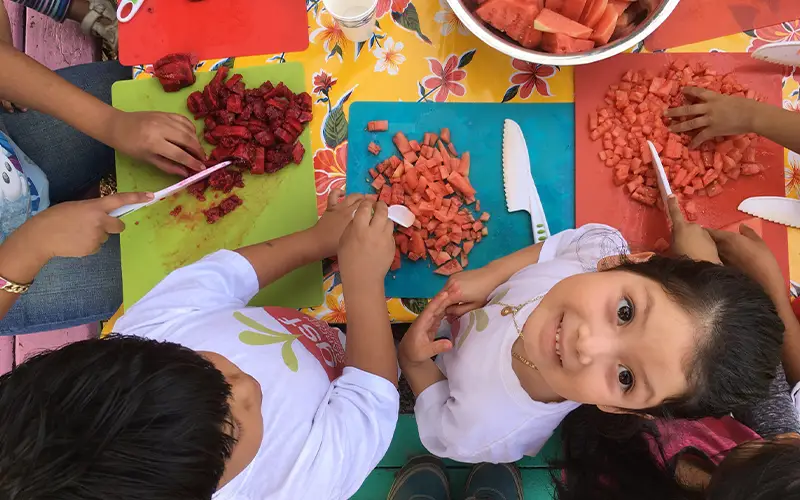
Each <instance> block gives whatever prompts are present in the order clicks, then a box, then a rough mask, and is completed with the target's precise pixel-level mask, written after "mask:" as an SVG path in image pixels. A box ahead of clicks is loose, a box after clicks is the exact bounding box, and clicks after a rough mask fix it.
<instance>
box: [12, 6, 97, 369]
mask: <svg viewBox="0 0 800 500" xmlns="http://www.w3.org/2000/svg"><path fill="white" fill-rule="evenodd" d="M3 1H4V2H5V4H6V9H7V10H8V15H9V18H10V19H11V32H12V37H13V40H14V46H15V47H17V48H18V49H20V50H24V51H25V53H26V54H28V55H29V56H31V57H33V58H34V59H36V60H37V61H39V62H40V63H42V64H44V65H45V66H47V67H48V68H50V69H60V68H64V67H67V66H73V65H76V64H83V63H87V62H92V61H97V60H99V58H100V49H99V45H98V43H96V41H95V40H94V39H92V38H89V37H86V36H84V35H83V33H81V30H80V26H79V25H78V23H74V22H70V21H67V22H66V23H64V24H58V23H56V22H54V21H53V20H51V19H49V18H47V17H44V16H42V15H41V14H39V13H38V12H35V11H33V10H30V9H27V10H26V9H25V8H24V7H21V6H20V5H19V4H16V3H12V2H10V1H9V0H3ZM98 330H99V325H97V324H89V325H83V326H79V327H76V328H70V329H67V330H55V331H51V332H42V333H34V334H30V335H22V336H19V337H0V374H3V373H6V372H7V371H9V370H11V369H12V368H13V367H14V366H15V365H16V364H19V363H21V362H22V361H24V360H25V358H27V357H28V356H30V355H31V354H35V353H36V352H39V351H42V350H47V349H53V348H57V347H61V346H63V345H65V344H69V343H71V342H75V341H78V340H84V339H87V338H91V337H96V336H97V335H98Z"/></svg>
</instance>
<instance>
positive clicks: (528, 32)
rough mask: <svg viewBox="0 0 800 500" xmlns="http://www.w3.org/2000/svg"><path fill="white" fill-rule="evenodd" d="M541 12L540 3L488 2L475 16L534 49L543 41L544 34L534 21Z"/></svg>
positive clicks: (494, 0)
mask: <svg viewBox="0 0 800 500" xmlns="http://www.w3.org/2000/svg"><path fill="white" fill-rule="evenodd" d="M540 10H541V8H540V7H539V4H538V2H529V1H527V0H486V2H484V3H483V4H481V6H480V7H478V9H477V10H476V11H475V14H477V15H478V17H480V18H481V19H483V20H484V21H485V22H486V23H488V24H489V25H491V26H492V27H493V28H495V29H497V30H499V31H503V32H505V33H506V34H507V35H508V36H510V37H511V38H513V39H514V40H516V41H518V42H519V43H520V44H521V45H523V46H524V47H528V48H533V47H536V46H537V45H539V42H541V39H542V34H541V33H540V32H539V31H538V30H536V29H534V27H533V21H534V19H536V16H537V15H538V14H539V11H540Z"/></svg>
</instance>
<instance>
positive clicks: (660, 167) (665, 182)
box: [647, 141, 672, 213]
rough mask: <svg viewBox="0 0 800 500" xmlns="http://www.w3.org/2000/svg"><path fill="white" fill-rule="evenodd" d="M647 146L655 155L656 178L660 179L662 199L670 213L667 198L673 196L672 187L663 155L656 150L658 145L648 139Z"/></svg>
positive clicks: (659, 188) (659, 185)
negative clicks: (665, 168) (663, 161)
mask: <svg viewBox="0 0 800 500" xmlns="http://www.w3.org/2000/svg"><path fill="white" fill-rule="evenodd" d="M647 146H648V147H649V148H650V154H651V155H652V156H653V165H655V166H656V172H657V173H658V176H656V180H657V181H658V190H659V191H661V201H663V202H664V210H666V211H667V213H669V208H668V207H669V204H668V202H667V200H668V199H669V197H670V196H672V188H671V187H670V186H669V179H668V178H667V173H666V172H665V171H664V164H663V163H661V157H660V156H658V151H656V146H655V145H654V144H653V143H652V142H651V141H647Z"/></svg>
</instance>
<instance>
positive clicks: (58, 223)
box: [11, 193, 153, 264]
mask: <svg viewBox="0 0 800 500" xmlns="http://www.w3.org/2000/svg"><path fill="white" fill-rule="evenodd" d="M152 199H153V195H152V194H151V193H119V194H115V195H112V196H106V197H104V198H95V199H92V200H84V201H71V202H66V203H59V204H58V205H54V206H52V207H50V208H48V209H47V210H44V211H43V212H41V213H39V214H37V215H35V216H34V217H32V218H31V219H30V220H28V221H27V222H25V224H23V225H22V226H20V228H19V229H18V230H17V231H15V232H14V233H12V234H11V237H19V238H28V239H29V240H30V241H32V242H35V244H32V245H30V247H29V248H30V249H31V251H32V252H33V251H38V252H41V253H40V255H38V256H37V257H39V258H40V260H41V261H42V264H44V263H45V262H47V261H48V260H49V259H51V258H52V257H84V256H86V255H91V254H93V253H96V252H97V251H98V250H100V247H101V246H102V245H103V243H105V242H106V240H107V239H108V235H110V234H119V233H121V232H122V231H123V230H124V229H125V224H124V223H123V222H122V221H121V220H119V219H117V218H116V217H111V216H110V215H108V213H109V212H111V211H112V210H115V209H117V208H120V207H122V206H123V205H128V204H131V203H143V202H146V201H150V200H152ZM17 233H19V234H17ZM34 249H36V250H34Z"/></svg>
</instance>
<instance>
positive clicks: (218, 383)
mask: <svg viewBox="0 0 800 500" xmlns="http://www.w3.org/2000/svg"><path fill="white" fill-rule="evenodd" d="M230 397H231V387H230V385H228V383H227V382H226V381H225V377H224V376H223V374H222V373H221V372H220V371H219V370H217V369H216V368H215V367H214V365H213V364H211V363H210V362H209V361H207V360H206V359H205V358H203V357H202V356H200V355H199V354H197V353H196V352H194V351H192V350H190V349H187V348H185V347H182V346H180V345H178V344H173V343H168V342H156V341H154V340H147V339H142V338H137V337H122V336H114V337H112V338H109V339H107V340H100V339H92V340H86V341H83V342H76V343H74V344H70V345H67V346H65V347H63V348H61V349H59V350H56V351H52V352H47V353H43V354H39V355H37V356H35V357H33V358H31V359H29V360H28V361H26V362H25V363H23V364H22V365H20V366H19V367H17V368H16V369H15V370H14V371H13V372H10V373H8V374H6V375H3V376H2V377H0V408H2V411H3V417H2V418H0V498H2V499H3V500H107V499H115V500H138V499H145V498H146V499H148V500H174V499H181V500H208V499H210V498H211V496H212V495H213V494H214V491H215V490H216V488H217V484H218V483H219V481H220V478H221V477H222V474H223V471H224V469H225V462H226V460H227V459H228V458H230V455H231V451H232V447H233V444H234V440H233V438H232V437H231V436H230V435H229V432H228V427H229V425H231V423H232V422H231V414H230V405H229V404H230V403H229V399H230Z"/></svg>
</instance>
